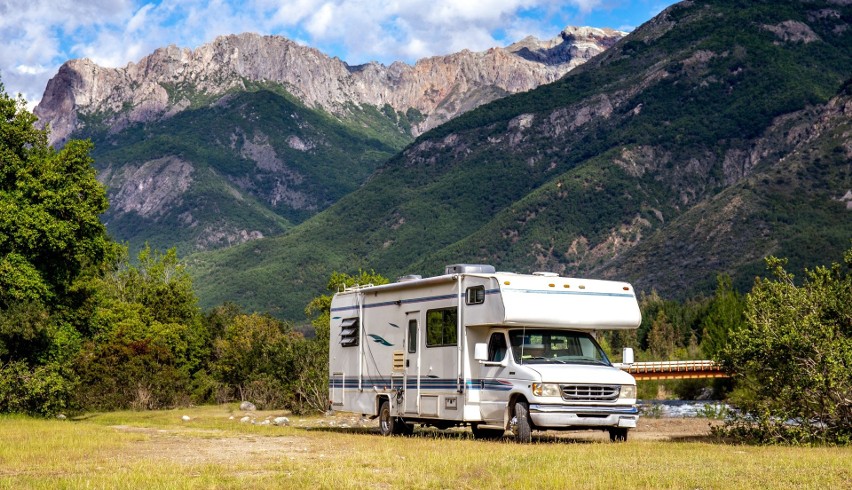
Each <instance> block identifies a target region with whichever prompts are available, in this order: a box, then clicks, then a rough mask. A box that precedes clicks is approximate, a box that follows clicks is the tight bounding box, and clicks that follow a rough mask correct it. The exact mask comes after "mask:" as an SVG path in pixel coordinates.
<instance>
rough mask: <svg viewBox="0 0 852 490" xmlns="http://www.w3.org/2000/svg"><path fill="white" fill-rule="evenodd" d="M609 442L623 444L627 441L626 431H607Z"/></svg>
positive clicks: (620, 429) (622, 429) (621, 429)
mask: <svg viewBox="0 0 852 490" xmlns="http://www.w3.org/2000/svg"><path fill="white" fill-rule="evenodd" d="M609 440H610V441H612V442H625V441H627V429H624V428H617V429H610V430H609Z"/></svg>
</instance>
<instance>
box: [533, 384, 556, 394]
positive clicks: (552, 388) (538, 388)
mask: <svg viewBox="0 0 852 490" xmlns="http://www.w3.org/2000/svg"><path fill="white" fill-rule="evenodd" d="M532 392H533V395H535V396H562V390H560V389H559V385H555V384H553V383H533V384H532Z"/></svg>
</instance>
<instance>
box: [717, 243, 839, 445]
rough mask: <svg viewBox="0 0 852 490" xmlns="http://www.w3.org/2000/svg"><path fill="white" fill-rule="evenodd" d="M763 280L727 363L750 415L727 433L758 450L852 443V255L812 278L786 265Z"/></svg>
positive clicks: (770, 262)
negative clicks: (799, 278)
mask: <svg viewBox="0 0 852 490" xmlns="http://www.w3.org/2000/svg"><path fill="white" fill-rule="evenodd" d="M766 262H767V266H768V268H769V269H770V270H771V271H772V273H773V275H774V279H758V280H757V281H756V282H755V285H754V288H753V289H752V290H751V292H750V293H749V294H748V296H747V298H746V319H747V321H746V323H745V324H744V325H742V326H741V327H740V328H738V329H735V330H733V331H732V332H731V338H730V343H729V344H728V346H727V347H726V348H724V349H723V350H722V351H721V354H720V359H721V361H722V362H723V363H724V366H725V368H726V369H727V370H728V371H729V372H730V373H731V374H732V376H734V378H735V380H736V382H737V383H738V385H739V387H740V396H738V397H737V398H736V399H735V400H734V401H735V403H736V404H737V405H738V406H739V408H741V409H742V411H743V414H742V415H741V416H739V417H736V418H735V419H734V420H732V421H731V422H730V423H729V424H728V425H727V426H726V427H725V428H723V429H722V430H720V433H722V434H724V435H728V436H735V437H740V438H745V439H749V440H754V441H758V442H778V441H785V442H830V443H849V442H852V395H850V394H852V376H850V374H849V373H850V370H852V274H851V273H850V269H852V249H849V250H848V251H847V252H846V253H845V256H844V264H843V265H841V264H837V263H835V264H832V266H831V267H824V266H820V267H817V268H815V269H813V270H806V271H805V279H804V281H803V283H802V284H801V285H796V283H795V282H794V281H793V279H794V277H793V275H792V274H790V273H789V272H787V271H786V270H785V269H784V266H785V264H786V261H785V260H782V259H777V258H774V257H770V258H768V259H767V261H766Z"/></svg>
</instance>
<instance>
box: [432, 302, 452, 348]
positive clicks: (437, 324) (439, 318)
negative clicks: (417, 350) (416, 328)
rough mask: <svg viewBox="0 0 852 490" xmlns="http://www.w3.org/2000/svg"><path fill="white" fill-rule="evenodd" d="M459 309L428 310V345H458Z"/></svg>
mask: <svg viewBox="0 0 852 490" xmlns="http://www.w3.org/2000/svg"><path fill="white" fill-rule="evenodd" d="M457 318H458V309H457V308H456V307H455V306H454V307H452V308H443V309H440V310H427V311H426V347H442V346H445V345H456V338H457V337H458V335H457V330H456V329H457V328H458V325H457Z"/></svg>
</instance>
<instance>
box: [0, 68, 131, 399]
mask: <svg viewBox="0 0 852 490" xmlns="http://www.w3.org/2000/svg"><path fill="white" fill-rule="evenodd" d="M36 120H37V118H36V117H35V116H34V115H33V114H32V113H30V112H29V111H27V110H26V108H25V103H24V101H23V99H21V98H18V99H13V98H11V97H9V96H8V95H7V94H6V93H5V90H4V87H3V85H2V83H0V379H2V382H0V411H22V412H30V413H42V414H49V413H54V412H56V411H58V410H63V409H65V408H66V407H67V403H68V399H69V396H70V393H72V392H73V391H74V388H75V386H76V385H75V375H74V373H73V371H72V370H71V369H69V365H68V362H69V360H70V359H71V358H72V357H73V356H75V355H76V353H77V351H78V350H79V347H80V343H81V339H82V338H83V336H84V334H85V330H86V324H87V323H88V320H89V318H90V314H91V311H92V310H91V305H92V300H93V295H94V293H95V292H94V291H93V289H92V288H91V287H90V283H91V281H90V280H91V279H92V278H94V277H97V276H98V275H99V274H101V273H102V271H103V268H104V267H105V266H108V265H109V264H111V263H114V261H115V259H116V257H117V247H116V245H115V244H114V243H113V242H111V241H110V239H109V237H108V236H107V233H106V229H105V227H104V225H103V224H102V223H101V221H100V219H99V215H100V214H101V213H103V212H104V211H106V209H107V199H106V192H105V190H104V188H103V186H101V185H100V183H98V181H97V179H96V178H95V170H94V169H93V168H92V159H91V157H90V156H89V153H90V151H91V149H92V145H91V143H90V142H87V141H70V142H69V143H68V144H67V145H66V146H65V147H64V148H63V149H62V150H61V151H56V150H54V149H53V148H52V147H50V146H49V145H48V142H47V135H48V130H47V129H43V130H40V129H37V128H36V127H35V122H36Z"/></svg>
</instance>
